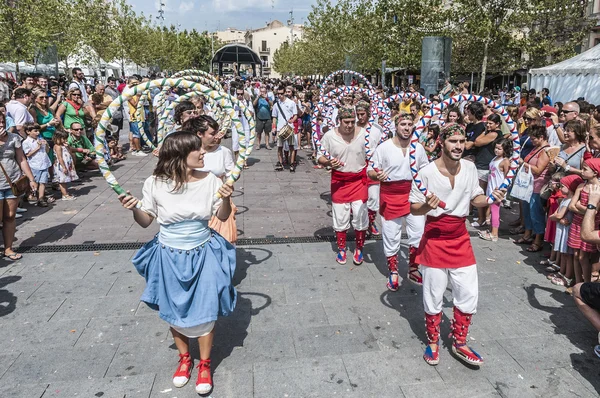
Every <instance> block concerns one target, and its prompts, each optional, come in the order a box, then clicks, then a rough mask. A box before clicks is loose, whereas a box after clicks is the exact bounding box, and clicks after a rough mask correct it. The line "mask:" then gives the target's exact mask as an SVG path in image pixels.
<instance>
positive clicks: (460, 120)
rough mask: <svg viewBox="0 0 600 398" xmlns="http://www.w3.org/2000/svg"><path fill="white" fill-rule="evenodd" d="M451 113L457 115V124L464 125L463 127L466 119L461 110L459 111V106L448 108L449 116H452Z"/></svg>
mask: <svg viewBox="0 0 600 398" xmlns="http://www.w3.org/2000/svg"><path fill="white" fill-rule="evenodd" d="M450 112H454V113H456V114H457V115H458V119H456V122H455V123H458V124H462V125H464V124H465V119H464V118H463V115H462V113H461V112H460V109H458V107H457V106H451V107H449V108H448V115H449V114H450Z"/></svg>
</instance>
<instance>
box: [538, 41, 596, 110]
mask: <svg viewBox="0 0 600 398" xmlns="http://www.w3.org/2000/svg"><path fill="white" fill-rule="evenodd" d="M529 87H531V88H535V89H536V90H538V91H541V90H542V88H544V87H546V88H548V89H549V90H550V97H552V100H553V101H555V102H556V101H560V102H563V103H564V102H568V101H571V100H575V99H577V98H579V97H584V98H585V99H586V101H588V102H590V103H592V104H600V44H598V45H597V46H595V47H592V48H590V49H589V50H587V51H585V52H583V53H581V54H579V55H576V56H575V57H573V58H570V59H567V60H565V61H563V62H559V63H557V64H554V65H550V66H545V67H543V68H537V69H531V70H530V71H529Z"/></svg>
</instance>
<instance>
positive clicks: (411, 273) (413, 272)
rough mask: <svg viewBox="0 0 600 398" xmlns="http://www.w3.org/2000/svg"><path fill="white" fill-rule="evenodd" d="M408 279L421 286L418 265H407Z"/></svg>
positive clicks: (421, 276)
mask: <svg viewBox="0 0 600 398" xmlns="http://www.w3.org/2000/svg"><path fill="white" fill-rule="evenodd" d="M407 277H408V281H409V282H411V283H414V284H415V285H417V286H423V274H421V271H419V267H418V266H417V267H414V268H413V267H408V275H407Z"/></svg>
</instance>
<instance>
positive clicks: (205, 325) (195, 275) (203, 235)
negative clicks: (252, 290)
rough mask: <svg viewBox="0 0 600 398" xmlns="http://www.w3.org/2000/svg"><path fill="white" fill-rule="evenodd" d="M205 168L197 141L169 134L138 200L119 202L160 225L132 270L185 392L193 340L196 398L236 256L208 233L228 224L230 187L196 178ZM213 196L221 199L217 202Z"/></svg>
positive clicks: (227, 305) (206, 389) (205, 389)
mask: <svg viewBox="0 0 600 398" xmlns="http://www.w3.org/2000/svg"><path fill="white" fill-rule="evenodd" d="M203 167H204V150H203V149H202V140H201V139H200V138H199V137H198V136H197V135H195V134H190V133H189V132H184V131H181V132H176V133H173V134H171V135H169V136H167V138H165V140H164V142H163V145H162V148H161V150H160V155H159V158H158V164H157V165H156V169H155V170H154V173H153V175H152V176H151V177H149V178H148V179H147V180H146V181H145V183H144V188H143V191H142V194H143V197H142V199H141V200H139V199H137V198H135V197H133V196H131V195H130V194H129V192H128V193H127V195H125V194H123V195H120V196H119V200H120V201H121V203H122V204H123V206H124V207H125V208H127V209H130V210H131V211H132V212H133V218H134V220H135V221H136V222H137V223H138V224H139V225H141V226H142V227H143V228H146V227H148V226H149V225H150V224H152V222H153V221H154V220H155V219H156V220H157V221H158V223H159V225H160V232H159V233H158V235H157V236H156V237H155V238H154V239H153V240H152V241H150V242H148V243H147V244H146V245H144V247H142V248H141V249H140V250H139V251H138V252H137V254H136V255H135V257H134V258H133V264H134V266H135V267H136V269H137V270H138V272H139V273H140V275H142V276H143V277H144V278H145V279H146V288H145V289H144V293H143V294H142V297H141V300H142V301H144V302H146V303H147V304H148V305H149V306H150V307H152V308H154V309H156V310H158V313H159V316H160V317H161V318H162V319H163V320H165V321H166V322H168V323H169V324H170V325H171V332H172V334H173V337H174V339H175V345H176V346H177V349H178V350H179V366H178V367H177V370H176V372H175V374H174V376H173V384H174V385H175V387H183V386H184V385H185V384H187V382H188V381H189V380H190V377H191V372H192V367H193V363H192V358H191V356H190V353H189V350H188V348H189V339H190V338H198V345H199V347H200V364H199V365H198V368H199V371H198V381H197V382H196V392H197V393H199V394H208V393H210V392H211V390H212V387H213V384H212V376H211V369H210V350H211V347H212V343H213V338H214V325H215V321H216V320H217V318H218V317H219V316H227V315H229V314H231V313H232V312H233V309H234V307H235V303H236V298H237V296H236V291H235V288H234V287H233V283H232V279H233V274H234V272H235V249H234V247H233V246H232V245H231V244H230V243H229V242H227V241H226V240H225V239H223V237H221V235H219V234H217V233H216V232H214V231H213V230H211V229H210V228H209V227H208V222H209V220H210V218H211V216H212V215H215V216H216V217H217V218H219V219H220V220H222V221H225V220H227V218H228V217H229V214H230V213H231V199H230V198H231V194H232V192H233V188H232V187H231V186H229V185H223V183H222V181H221V180H220V179H219V178H217V177H216V176H215V175H214V174H212V173H210V172H203V171H198V169H202V168H203ZM217 192H218V193H219V194H220V195H221V198H222V199H218V200H217V199H215V194H216V193H217ZM138 202H141V206H140V207H137V204H138Z"/></svg>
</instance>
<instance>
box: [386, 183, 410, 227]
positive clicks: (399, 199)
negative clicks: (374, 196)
mask: <svg viewBox="0 0 600 398" xmlns="http://www.w3.org/2000/svg"><path fill="white" fill-rule="evenodd" d="M411 186H412V181H407V180H402V181H391V182H382V183H381V188H380V190H379V214H381V216H382V217H383V218H385V219H386V220H393V219H394V218H398V217H404V216H406V215H408V214H410V203H409V202H408V195H409V194H410V188H411Z"/></svg>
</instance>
